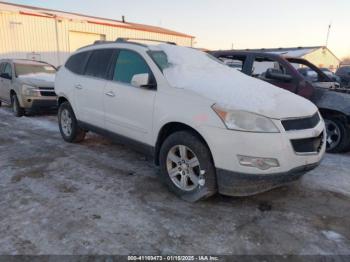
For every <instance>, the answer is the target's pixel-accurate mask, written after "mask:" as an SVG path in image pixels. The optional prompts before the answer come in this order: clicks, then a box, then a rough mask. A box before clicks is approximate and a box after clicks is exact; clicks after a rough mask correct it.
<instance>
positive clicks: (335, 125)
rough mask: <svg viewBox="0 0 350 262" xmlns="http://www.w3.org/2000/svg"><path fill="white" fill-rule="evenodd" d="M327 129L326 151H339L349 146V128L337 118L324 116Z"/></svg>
mask: <svg viewBox="0 0 350 262" xmlns="http://www.w3.org/2000/svg"><path fill="white" fill-rule="evenodd" d="M325 124H326V130H327V140H326V143H327V152H328V153H341V152H344V151H346V150H347V149H348V148H349V147H350V129H349V128H347V127H346V124H345V123H344V122H343V121H342V120H341V119H339V118H336V117H329V118H325Z"/></svg>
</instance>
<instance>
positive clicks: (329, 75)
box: [320, 67, 341, 85]
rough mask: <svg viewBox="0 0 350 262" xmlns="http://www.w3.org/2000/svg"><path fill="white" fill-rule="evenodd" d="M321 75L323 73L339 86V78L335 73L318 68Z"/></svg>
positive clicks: (327, 69)
mask: <svg viewBox="0 0 350 262" xmlns="http://www.w3.org/2000/svg"><path fill="white" fill-rule="evenodd" d="M320 69H321V71H322V72H323V73H325V74H326V75H327V76H328V77H329V78H330V79H332V80H333V81H334V82H337V83H339V85H341V78H340V77H339V76H337V75H336V74H335V73H333V72H332V71H331V70H329V68H326V67H321V68H320Z"/></svg>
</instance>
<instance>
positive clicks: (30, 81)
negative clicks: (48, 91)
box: [17, 73, 55, 87]
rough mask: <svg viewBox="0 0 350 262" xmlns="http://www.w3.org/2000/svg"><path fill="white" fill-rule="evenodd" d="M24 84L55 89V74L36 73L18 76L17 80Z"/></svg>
mask: <svg viewBox="0 0 350 262" xmlns="http://www.w3.org/2000/svg"><path fill="white" fill-rule="evenodd" d="M17 79H18V80H19V81H20V82H21V83H22V84H27V85H31V86H36V87H40V86H42V87H54V83H55V74H47V73H36V74H28V75H22V76H18V78H17Z"/></svg>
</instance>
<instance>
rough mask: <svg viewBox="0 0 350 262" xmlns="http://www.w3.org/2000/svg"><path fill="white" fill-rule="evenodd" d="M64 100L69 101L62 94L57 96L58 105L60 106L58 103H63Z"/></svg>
mask: <svg viewBox="0 0 350 262" xmlns="http://www.w3.org/2000/svg"><path fill="white" fill-rule="evenodd" d="M64 102H68V103H70V102H69V100H68V99H67V98H66V97H64V96H60V97H58V99H57V104H58V106H60V105H61V104H62V103H64Z"/></svg>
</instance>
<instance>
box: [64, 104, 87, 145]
mask: <svg viewBox="0 0 350 262" xmlns="http://www.w3.org/2000/svg"><path fill="white" fill-rule="evenodd" d="M58 125H59V128H60V132H61V135H62V138H63V139H64V140H65V141H66V142H69V143H78V142H81V141H83V140H84V138H85V134H86V132H85V131H84V130H83V129H82V128H80V127H79V125H78V121H77V119H76V117H75V114H74V112H73V109H72V107H71V106H70V104H69V102H63V103H62V104H61V105H60V107H59V109H58Z"/></svg>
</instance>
